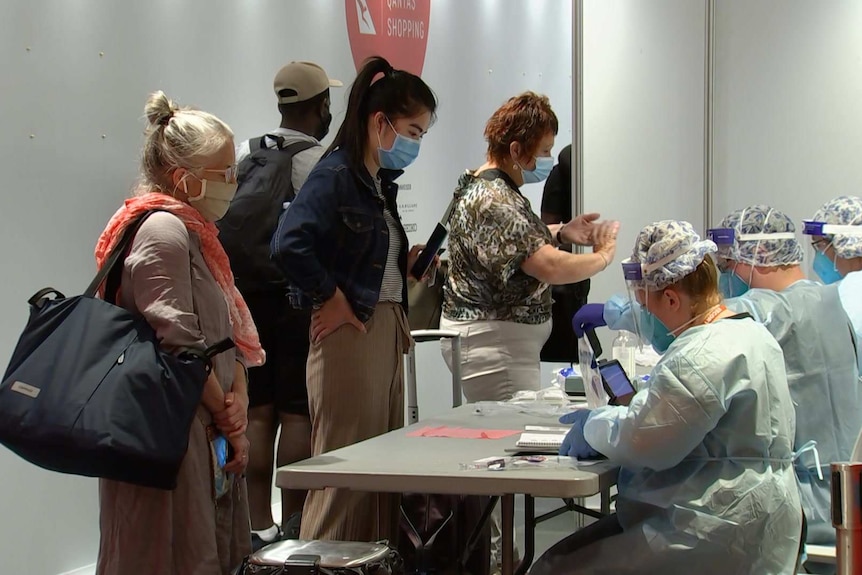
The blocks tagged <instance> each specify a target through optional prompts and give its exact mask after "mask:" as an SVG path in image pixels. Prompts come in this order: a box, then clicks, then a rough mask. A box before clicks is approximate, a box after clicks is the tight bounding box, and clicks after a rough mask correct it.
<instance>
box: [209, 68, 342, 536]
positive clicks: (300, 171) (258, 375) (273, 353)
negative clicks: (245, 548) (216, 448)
mask: <svg viewBox="0 0 862 575" xmlns="http://www.w3.org/2000/svg"><path fill="white" fill-rule="evenodd" d="M341 85H342V83H341V82H339V81H337V80H332V79H330V78H329V77H328V76H327V74H326V72H324V70H323V68H321V67H320V66H318V65H317V64H314V63H312V62H291V63H290V64H287V65H286V66H284V67H283V68H281V69H280V70H279V71H278V73H277V74H276V75H275V80H274V81H273V88H274V89H275V95H276V98H277V100H278V111H279V113H280V114H281V124H280V125H279V127H278V128H276V129H275V130H272V131H271V132H269V133H268V134H267V135H266V136H265V137H263V138H255V139H253V140H249V141H245V142H243V143H242V144H240V145H239V147H238V148H237V152H236V158H237V163H238V164H240V184H242V183H243V181H242V180H243V174H244V173H250V170H251V169H253V168H254V166H250V165H249V163H248V162H245V163H243V160H246V159H247V158H249V156H251V155H252V148H253V147H254V148H257V147H263V145H266V147H267V148H268V149H270V150H275V149H276V148H280V150H278V151H277V152H269V151H265V152H264V153H265V154H267V155H269V159H271V154H273V153H277V154H292V155H291V156H290V162H289V163H288V162H284V163H283V164H282V163H278V164H277V166H278V167H277V168H276V169H288V168H289V169H290V181H291V183H292V185H293V192H294V193H300V190H301V188H302V186H303V184H304V183H305V180H306V179H307V178H308V175H309V174H310V173H311V171H312V169H313V168H314V166H315V165H316V164H317V162H318V160H320V158H321V156H323V153H324V151H325V148H324V147H323V146H321V145H320V140H321V139H323V138H324V137H325V136H326V134H327V132H328V131H329V124H330V122H331V120H332V114H330V112H329V102H330V97H329V88H330V86H341ZM252 144H254V146H252ZM303 144H304V145H303ZM254 154H255V155H254V156H252V158H256V157H258V155H260V153H259V152H255V153H254ZM279 157H282V156H279ZM250 161H251V160H250ZM263 161H268V160H267V159H266V158H264V159H263ZM243 168H247V170H244V169H243ZM249 181H250V182H251V180H249ZM273 182H274V181H273ZM249 185H253V184H251V183H250V184H249ZM261 185H266V184H261ZM270 185H275V184H274V183H271V184H270ZM256 191H257V190H254V191H253V193H254V192H256ZM261 191H263V192H266V190H261ZM278 193H281V191H279V192H278ZM267 195H269V194H267ZM288 201H289V198H288ZM239 221H241V222H243V224H242V225H248V226H252V227H259V226H260V225H261V224H260V221H259V218H255V217H244V218H239ZM239 232H242V230H239ZM251 233H253V230H249V236H250V235H251ZM241 236H242V234H240V237H241ZM226 248H227V246H226ZM238 252H239V255H238V256H237V257H242V253H241V252H242V250H238ZM228 255H231V254H230V253H229V254H228ZM253 283H254V282H253ZM237 286H238V287H239V288H240V290H241V291H242V292H243V296H244V297H245V298H246V301H247V302H248V305H249V309H250V311H251V313H252V317H253V319H254V321H255V324H256V325H257V327H258V331H259V333H260V337H261V343H262V344H263V346H264V348H265V349H266V350H267V362H266V364H265V365H264V366H262V367H259V368H252V369H250V370H249V411H248V414H249V423H248V431H247V436H248V439H249V442H250V443H251V450H250V457H249V466H248V470H247V475H248V494H249V512H250V515H251V527H252V544H253V547H254V548H255V549H259V548H260V547H262V546H264V545H267V544H269V543H272V542H274V541H276V540H278V539H281V538H282V537H283V536H284V533H282V531H281V530H280V529H279V527H278V526H277V525H275V522H274V521H273V517H272V506H271V500H272V494H271V489H272V487H271V486H272V469H273V463H274V460H276V461H275V463H277V464H278V465H286V464H288V463H292V462H294V461H299V460H301V459H305V458H308V457H310V456H311V420H310V417H309V412H308V393H307V391H306V386H305V364H306V361H307V359H308V346H309V343H308V330H309V326H310V322H311V316H310V313H309V312H307V311H301V310H294V309H292V308H291V307H290V304H289V302H288V300H287V298H286V297H285V294H284V292H283V290H278V289H272V286H268V285H259V286H258V285H256V284H255V285H252V286H246V285H240V282H239V281H238V282H237ZM279 426H280V427H281V436H280V438H279V441H278V447H277V449H276V450H275V452H276V453H277V456H276V453H274V447H275V438H276V433H277V431H278V428H279ZM305 496H306V492H305V491H297V490H290V489H284V490H282V493H281V498H282V502H281V503H282V521H283V523H282V525H283V526H284V532H285V533H286V534H287V536H288V537H291V536H292V537H298V529H299V525H298V519H299V517H300V514H301V512H302V506H303V503H304V501H305ZM291 531H293V532H294V533H291Z"/></svg>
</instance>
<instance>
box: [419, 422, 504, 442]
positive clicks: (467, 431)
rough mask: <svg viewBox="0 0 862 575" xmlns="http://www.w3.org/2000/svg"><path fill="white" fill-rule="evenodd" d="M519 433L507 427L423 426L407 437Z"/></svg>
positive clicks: (489, 436)
mask: <svg viewBox="0 0 862 575" xmlns="http://www.w3.org/2000/svg"><path fill="white" fill-rule="evenodd" d="M518 433H521V431H520V430H514V431H512V430H509V429H471V428H469V427H448V426H445V425H441V426H439V427H423V428H422V429H417V430H416V431H411V432H410V433H408V434H407V437H455V438H458V439H502V438H504V437H509V436H511V435H517V434H518Z"/></svg>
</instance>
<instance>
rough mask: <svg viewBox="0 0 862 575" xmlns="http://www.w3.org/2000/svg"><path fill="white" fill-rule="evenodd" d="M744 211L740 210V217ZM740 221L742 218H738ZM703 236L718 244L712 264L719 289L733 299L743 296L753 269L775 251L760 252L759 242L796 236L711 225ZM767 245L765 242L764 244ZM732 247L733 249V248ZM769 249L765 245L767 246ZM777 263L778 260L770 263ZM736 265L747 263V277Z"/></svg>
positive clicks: (761, 264) (767, 216)
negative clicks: (717, 273)
mask: <svg viewBox="0 0 862 575" xmlns="http://www.w3.org/2000/svg"><path fill="white" fill-rule="evenodd" d="M771 214H772V212H771V211H770V212H769V213H768V214H767V215H766V219H765V220H764V223H763V225H764V226H765V225H766V224H767V223H768V222H769V216H770V215H771ZM744 215H745V212H743V216H744ZM740 221H742V219H740ZM706 235H707V237H708V238H709V239H710V240H712V241H713V242H714V243H715V245H716V246H717V247H718V251H717V252H716V254H715V263H716V265H717V267H718V271H719V274H720V275H719V280H718V282H719V289H720V290H721V294H722V295H723V296H724V297H725V298H734V297H739V296H741V295H744V294H745V293H746V292H747V291H748V290H749V289H751V284H752V282H753V280H754V268H755V267H757V266H763V265H766V263H767V260H769V259H770V257H774V256H775V254H769V253H766V254H761V251H760V249H761V243H762V242H772V241H774V240H793V239H795V238H796V235H795V234H794V233H793V232H763V233H754V234H744V233H741V232H740V231H739V230H737V229H735V228H711V229H709V230H707V231H706ZM750 243H754V250H753V251H751V252H749V249H748V245H747V244H750ZM766 245H767V246H768V245H769V244H766ZM734 246H737V249H736V250H734ZM767 249H769V248H767ZM774 263H775V264H781V263H782V262H781V261H780V260H777V261H775V262H774ZM739 264H746V265H748V266H750V270H749V271H748V274H747V275H748V277H745V275H746V274H745V273H742V272H741V271H740V270H737V268H738V266H739Z"/></svg>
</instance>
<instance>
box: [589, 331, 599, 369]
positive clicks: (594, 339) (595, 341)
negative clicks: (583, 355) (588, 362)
mask: <svg viewBox="0 0 862 575" xmlns="http://www.w3.org/2000/svg"><path fill="white" fill-rule="evenodd" d="M586 335H587V341H589V342H590V347H591V348H593V357H595V358H596V359H599V357H601V355H602V344H601V342H600V341H599V336H597V335H596V330H594V329H588V330H587V331H586ZM593 367H595V366H593Z"/></svg>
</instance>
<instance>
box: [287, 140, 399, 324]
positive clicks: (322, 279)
mask: <svg viewBox="0 0 862 575" xmlns="http://www.w3.org/2000/svg"><path fill="white" fill-rule="evenodd" d="M402 173H403V172H401V171H394V170H380V172H379V175H380V180H381V184H382V190H383V195H384V197H385V198H386V203H387V205H388V207H389V210H390V211H391V212H392V214H393V215H395V216H396V222H397V227H398V233H400V234H401V246H402V248H401V253H400V254H399V255H398V267H399V268H400V269H401V274H402V278H403V287H402V291H401V302H402V303H401V305H402V306H403V307H404V309H405V311H406V309H407V279H406V278H407V235H406V234H405V232H404V227H403V226H402V225H401V217H400V216H399V215H398V207H397V203H396V198H397V195H398V185H397V184H396V183H395V179H396V178H397V177H398V176H400V175H401V174H402ZM388 252H389V228H388V226H387V225H386V220H385V219H384V217H383V202H381V201H380V198H379V197H378V196H377V192H376V189H375V187H374V181H373V180H372V179H371V175H370V174H369V173H368V171H367V170H365V169H364V168H363V169H362V172H361V173H356V172H355V171H353V170H352V169H351V168H350V166H349V165H348V157H347V152H345V151H344V150H336V151H334V152H332V153H331V154H329V155H328V156H326V157H324V158H323V159H322V160H320V162H319V163H318V164H317V166H315V168H314V170H312V172H311V174H310V175H309V176H308V179H307V180H306V181H305V184H304V185H303V186H302V189H301V190H300V193H299V194H297V196H296V199H295V200H293V202H291V203H290V205H289V206H288V208H287V209H286V210H285V211H284V212H283V213H282V215H281V218H280V219H279V222H278V228H277V229H276V232H275V234H274V235H273V237H272V258H273V260H275V262H276V263H277V264H278V266H279V267H280V268H281V270H282V271H283V272H284V275H285V277H286V278H287V280H288V284H289V288H288V292H289V297H290V302H291V305H292V306H293V307H296V308H299V309H310V308H316V307H320V306H321V305H322V304H323V303H324V302H325V301H326V300H328V299H329V298H331V297H332V296H333V294H335V288H336V286H337V287H339V288H340V289H341V291H342V292H344V295H345V296H346V297H347V301H349V302H350V305H351V307H352V308H353V313H355V314H356V317H357V318H358V319H359V321H361V322H363V323H364V322H367V321H368V320H369V319H370V318H371V316H372V315H373V314H374V309H375V307H376V306H377V301H378V299H379V298H380V288H381V285H382V283H383V271H384V269H385V267H386V257H387V254H388Z"/></svg>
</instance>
